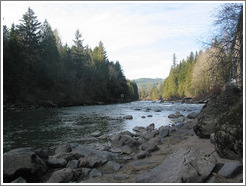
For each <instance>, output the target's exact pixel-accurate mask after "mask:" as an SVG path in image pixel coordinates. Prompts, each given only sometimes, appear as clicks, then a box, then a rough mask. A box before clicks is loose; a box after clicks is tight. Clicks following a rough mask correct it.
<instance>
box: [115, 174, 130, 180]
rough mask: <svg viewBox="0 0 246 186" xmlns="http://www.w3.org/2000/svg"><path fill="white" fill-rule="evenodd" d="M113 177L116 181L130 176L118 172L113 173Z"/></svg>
mask: <svg viewBox="0 0 246 186" xmlns="http://www.w3.org/2000/svg"><path fill="white" fill-rule="evenodd" d="M113 178H114V179H115V180H118V181H123V180H127V179H128V178H130V176H129V175H128V174H121V173H119V174H116V175H114V176H113Z"/></svg>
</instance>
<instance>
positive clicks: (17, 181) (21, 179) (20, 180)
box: [11, 177, 27, 183]
mask: <svg viewBox="0 0 246 186" xmlns="http://www.w3.org/2000/svg"><path fill="white" fill-rule="evenodd" d="M11 183H27V182H26V180H25V179H24V178H22V177H19V178H17V179H16V180H14V181H12V182H11Z"/></svg>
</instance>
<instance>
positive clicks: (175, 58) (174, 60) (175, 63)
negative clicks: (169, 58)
mask: <svg viewBox="0 0 246 186" xmlns="http://www.w3.org/2000/svg"><path fill="white" fill-rule="evenodd" d="M176 65H177V57H176V54H175V53H174V54H173V68H175V67H176Z"/></svg>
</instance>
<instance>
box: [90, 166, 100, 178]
mask: <svg viewBox="0 0 246 186" xmlns="http://www.w3.org/2000/svg"><path fill="white" fill-rule="evenodd" d="M101 176H102V173H101V172H100V171H99V170H97V169H95V168H94V169H92V170H91V172H90V174H89V177H90V178H94V177H101Z"/></svg>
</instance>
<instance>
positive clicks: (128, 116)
mask: <svg viewBox="0 0 246 186" xmlns="http://www.w3.org/2000/svg"><path fill="white" fill-rule="evenodd" d="M123 119H133V116H132V115H127V116H124V117H123Z"/></svg>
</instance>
